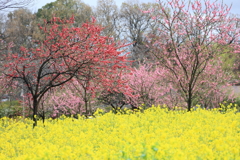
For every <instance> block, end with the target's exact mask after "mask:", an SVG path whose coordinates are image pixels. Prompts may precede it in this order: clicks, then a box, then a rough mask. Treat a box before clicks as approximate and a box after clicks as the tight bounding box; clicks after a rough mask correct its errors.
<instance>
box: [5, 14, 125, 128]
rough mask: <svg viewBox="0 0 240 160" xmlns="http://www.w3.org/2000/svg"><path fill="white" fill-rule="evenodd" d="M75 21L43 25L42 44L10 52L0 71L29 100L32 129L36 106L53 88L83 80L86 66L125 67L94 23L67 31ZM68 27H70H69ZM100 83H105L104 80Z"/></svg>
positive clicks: (53, 21) (116, 51) (116, 48)
mask: <svg viewBox="0 0 240 160" xmlns="http://www.w3.org/2000/svg"><path fill="white" fill-rule="evenodd" d="M74 21H75V20H74V18H73V17H72V18H71V19H70V20H61V19H60V18H56V17H54V18H53V20H52V21H51V23H52V24H51V26H50V27H49V24H48V23H47V22H46V23H45V25H44V26H40V28H41V29H42V30H43V32H44V33H45V36H44V38H45V39H44V40H42V41H39V43H38V46H37V47H34V48H25V47H21V54H19V53H13V52H9V54H8V56H7V57H6V58H5V61H6V64H5V68H4V69H3V73H4V75H5V78H7V79H8V80H9V83H11V82H18V84H19V83H22V84H24V85H25V86H26V87H27V89H28V94H29V96H30V98H31V100H32V107H33V120H34V123H33V127H35V126H36V125H37V119H36V116H37V114H38V108H39V103H40V102H41V100H42V98H43V97H44V95H45V94H46V93H47V92H48V91H49V90H50V89H52V88H55V87H59V86H61V85H64V84H65V83H67V82H69V81H70V80H72V78H73V77H76V76H80V77H84V76H85V74H86V73H88V68H89V67H88V66H90V67H91V68H95V64H101V65H100V66H97V67H96V69H101V68H103V70H102V71H104V70H105V69H104V68H108V70H109V69H110V68H111V69H112V70H116V69H118V68H124V67H125V62H124V61H125V56H119V55H120V54H121V51H119V50H120V48H121V47H124V46H125V45H122V44H119V45H118V47H116V44H115V43H114V42H113V40H112V39H111V38H108V37H106V36H101V31H102V29H103V28H101V27H100V26H98V25H95V24H94V22H95V21H93V23H84V24H83V25H82V26H81V27H69V24H72V23H74ZM70 26H71V25H70ZM102 81H105V79H104V77H103V79H102Z"/></svg>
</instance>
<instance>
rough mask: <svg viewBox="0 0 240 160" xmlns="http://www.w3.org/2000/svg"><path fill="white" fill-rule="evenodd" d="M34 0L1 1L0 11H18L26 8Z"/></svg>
mask: <svg viewBox="0 0 240 160" xmlns="http://www.w3.org/2000/svg"><path fill="white" fill-rule="evenodd" d="M33 1H34V0H1V1H0V10H5V9H11V8H12V9H16V8H24V7H26V6H27V5H29V4H30V3H32V2H33Z"/></svg>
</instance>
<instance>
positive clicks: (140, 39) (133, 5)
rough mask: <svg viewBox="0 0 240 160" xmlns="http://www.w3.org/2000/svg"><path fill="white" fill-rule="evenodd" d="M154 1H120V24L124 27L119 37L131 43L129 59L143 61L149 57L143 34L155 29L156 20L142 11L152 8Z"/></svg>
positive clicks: (154, 5) (154, 6) (154, 4)
mask: <svg viewBox="0 0 240 160" xmlns="http://www.w3.org/2000/svg"><path fill="white" fill-rule="evenodd" d="M156 7H157V6H156V3H139V2H138V1H127V2H126V3H122V6H121V11H120V16H121V25H122V26H123V27H124V28H123V32H122V34H121V37H124V38H125V39H126V40H127V41H128V42H130V43H132V46H131V48H130V51H131V55H130V56H131V59H132V60H135V61H143V60H144V58H148V59H150V54H148V53H149V49H148V48H147V47H146V44H145V42H144V41H145V39H144V37H145V35H146V34H147V33H149V32H150V33H153V32H155V30H156V25H157V23H156V22H157V21H156V20H155V19H152V16H151V15H149V14H145V13H143V12H142V11H145V10H153V9H154V8H156Z"/></svg>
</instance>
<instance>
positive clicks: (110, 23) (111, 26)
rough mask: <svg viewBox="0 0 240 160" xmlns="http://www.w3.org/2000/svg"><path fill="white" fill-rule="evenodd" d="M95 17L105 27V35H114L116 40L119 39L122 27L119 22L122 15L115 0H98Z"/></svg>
mask: <svg viewBox="0 0 240 160" xmlns="http://www.w3.org/2000/svg"><path fill="white" fill-rule="evenodd" d="M94 17H95V18H96V20H97V22H98V23H99V24H100V25H102V26H103V27H105V29H104V30H103V34H104V35H106V36H112V37H114V39H115V40H119V38H120V37H119V36H120V35H119V34H120V33H121V32H120V29H121V27H120V26H119V25H118V24H119V21H120V17H119V10H118V6H117V5H116V3H115V1H114V0H98V2H97V8H96V10H95V12H94Z"/></svg>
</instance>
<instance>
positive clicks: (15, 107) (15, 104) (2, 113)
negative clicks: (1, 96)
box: [0, 101, 22, 118]
mask: <svg viewBox="0 0 240 160" xmlns="http://www.w3.org/2000/svg"><path fill="white" fill-rule="evenodd" d="M21 114H22V106H21V104H20V103H19V101H6V102H1V103H0V118H2V117H15V116H20V115H21Z"/></svg>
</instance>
